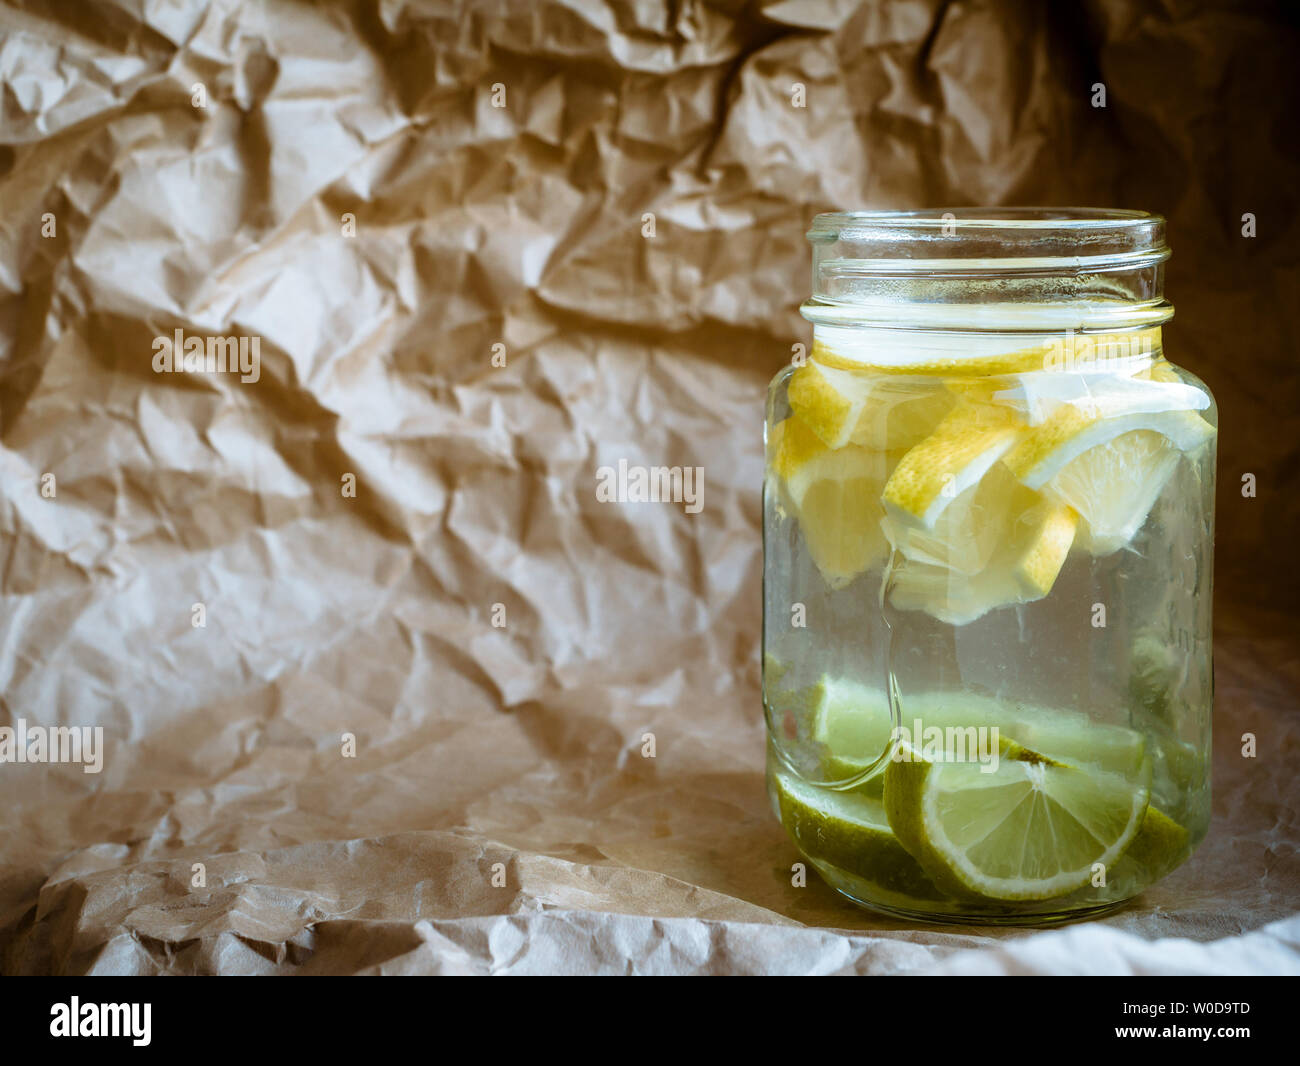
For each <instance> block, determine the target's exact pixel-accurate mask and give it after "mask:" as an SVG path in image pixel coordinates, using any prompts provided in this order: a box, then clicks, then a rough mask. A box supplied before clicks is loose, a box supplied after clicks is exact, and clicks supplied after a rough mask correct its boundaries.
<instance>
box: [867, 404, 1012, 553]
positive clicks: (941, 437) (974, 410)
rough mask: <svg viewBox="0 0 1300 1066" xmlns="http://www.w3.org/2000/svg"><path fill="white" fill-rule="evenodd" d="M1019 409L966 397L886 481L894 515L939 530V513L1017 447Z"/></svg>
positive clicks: (888, 502)
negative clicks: (970, 399) (936, 525)
mask: <svg viewBox="0 0 1300 1066" xmlns="http://www.w3.org/2000/svg"><path fill="white" fill-rule="evenodd" d="M1021 432H1022V430H1021V426H1020V422H1019V419H1018V418H1017V416H1016V413H1015V412H1014V411H1012V410H1010V409H1009V408H1005V407H999V406H996V405H993V404H985V403H972V402H968V401H963V402H960V403H958V404H957V406H956V407H954V408H953V409H952V411H950V412H949V413H948V414H947V415H946V416H944V418H943V420H942V421H941V422H940V423H939V424H938V425H937V426H936V427H935V430H934V432H933V433H931V434H930V435H929V436H928V437H926V438H925V439H924V440H923V441H921V442H920V443H919V444H917V445H916V446H915V447H913V448H912V449H910V450H909V451H908V452H907V454H906V455H904V456H903V458H902V459H901V460H900V461H899V463H898V466H896V467H895V468H894V471H893V473H892V474H890V476H889V480H888V481H887V482H886V483H885V488H884V493H883V497H882V498H883V500H884V504H885V508H886V510H887V511H888V513H889V515H890V517H891V518H892V519H893V520H895V521H896V522H899V523H900V524H902V525H903V526H921V527H922V528H924V529H933V528H934V526H935V523H936V522H937V521H938V519H939V516H940V515H941V514H943V512H944V510H945V509H946V508H947V507H948V505H949V504H951V503H952V502H953V500H955V499H957V498H958V497H959V496H961V494H962V493H963V492H965V491H966V490H967V489H968V488H970V487H971V486H973V485H975V484H977V483H978V482H979V480H980V479H981V478H982V477H983V476H984V475H985V474H986V473H987V472H988V471H989V469H990V468H991V467H992V466H993V464H994V463H996V462H997V461H998V460H999V459H1000V458H1002V456H1003V455H1005V454H1006V453H1007V452H1008V451H1009V450H1010V449H1011V448H1013V447H1014V446H1015V445H1016V442H1017V440H1018V438H1019V436H1020V434H1021Z"/></svg>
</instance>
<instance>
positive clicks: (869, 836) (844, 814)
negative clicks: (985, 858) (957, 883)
mask: <svg viewBox="0 0 1300 1066" xmlns="http://www.w3.org/2000/svg"><path fill="white" fill-rule="evenodd" d="M773 787H774V790H775V792H776V800H777V806H778V811H779V814H780V816H781V824H782V825H783V826H785V829H786V832H788V833H789V834H790V836H791V837H792V838H793V839H794V842H795V843H796V844H797V845H798V846H799V849H800V850H801V851H802V852H803V853H804V854H805V855H807V856H808V857H809V858H811V859H814V860H820V861H822V862H827V863H830V864H831V865H833V866H837V867H839V868H840V869H841V870H844V871H846V872H848V873H850V874H853V875H855V876H856V877H859V878H862V879H863V880H865V881H867V882H869V888H870V889H871V892H870V894H871V896H872V897H873V898H876V899H879V900H880V901H881V902H890V901H891V900H893V901H897V902H900V903H906V902H910V901H915V900H922V901H924V900H937V899H941V898H942V896H941V894H940V893H939V892H938V891H937V890H936V889H935V886H934V884H933V883H932V882H931V881H930V879H929V878H928V877H927V876H926V875H925V871H924V870H922V869H921V867H920V865H919V864H918V863H917V861H916V860H915V859H914V858H912V856H911V855H909V854H908V853H907V851H906V849H904V847H903V846H902V845H901V844H900V843H899V842H898V839H897V838H896V837H895V836H894V834H893V832H892V831H891V830H890V828H889V820H888V819H887V818H886V817H885V809H884V807H883V805H882V804H881V802H880V801H879V800H878V799H872V798H871V797H868V796H864V795H861V794H859V793H853V792H834V791H831V790H830V789H823V788H816V787H815V786H813V785H809V784H808V783H807V782H804V781H800V780H799V779H797V778H795V777H793V776H791V775H790V774H786V773H778V774H776V775H775V776H774V779H773Z"/></svg>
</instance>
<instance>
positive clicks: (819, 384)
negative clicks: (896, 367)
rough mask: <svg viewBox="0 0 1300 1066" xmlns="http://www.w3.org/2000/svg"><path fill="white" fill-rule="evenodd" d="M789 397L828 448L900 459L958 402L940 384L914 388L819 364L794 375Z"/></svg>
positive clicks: (796, 411) (800, 414)
mask: <svg viewBox="0 0 1300 1066" xmlns="http://www.w3.org/2000/svg"><path fill="white" fill-rule="evenodd" d="M787 397H788V399H789V401H790V408H791V410H792V411H793V412H794V413H795V414H796V415H797V416H798V417H799V418H800V419H801V420H802V421H803V422H804V424H805V425H807V426H808V428H809V429H811V430H812V431H813V432H814V433H816V434H817V436H818V437H819V438H821V441H822V443H823V444H825V445H826V446H827V447H828V448H842V447H844V445H846V444H849V443H853V444H860V445H863V446H866V447H872V448H876V449H878V450H880V451H888V452H891V453H900V454H901V453H902V452H904V451H906V450H907V449H908V448H910V447H912V445H914V444H916V443H917V442H918V441H920V440H921V439H922V438H923V437H925V435H926V434H927V433H929V432H931V431H932V430H933V429H934V427H935V426H936V425H937V424H938V422H939V420H940V419H941V418H942V417H943V416H944V415H945V414H947V412H948V411H949V409H951V407H952V405H953V402H954V400H953V396H952V394H951V393H950V392H949V391H948V390H947V389H945V388H943V387H942V385H940V384H938V383H934V382H930V383H925V384H923V385H913V386H910V387H909V386H908V385H906V384H904V383H902V382H899V381H896V380H894V381H891V380H882V379H881V378H879V377H878V376H876V375H871V376H868V375H866V374H863V373H862V372H861V371H850V370H843V369H837V368H835V367H826V366H822V365H820V364H819V363H816V362H809V363H807V364H805V365H804V366H802V367H800V368H799V369H798V370H796V371H795V372H794V374H793V375H791V377H790V384H789V387H788V390H787Z"/></svg>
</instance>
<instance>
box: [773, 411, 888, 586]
mask: <svg viewBox="0 0 1300 1066" xmlns="http://www.w3.org/2000/svg"><path fill="white" fill-rule="evenodd" d="M768 447H769V449H770V450H771V454H772V457H773V458H772V469H773V471H774V472H775V473H776V475H777V476H778V477H779V478H780V479H781V483H782V484H783V485H784V488H785V492H786V495H787V496H788V498H789V501H790V504H791V509H792V511H793V513H794V515H795V517H796V518H797V519H798V522H799V528H800V530H801V531H802V533H803V537H804V541H805V543H806V544H807V545H808V554H809V555H810V556H811V557H812V560H813V562H814V563H815V564H816V565H817V569H818V570H820V571H821V574H822V577H823V578H824V579H825V580H826V583H827V584H828V585H829V586H830V587H831V588H842V587H843V586H845V585H847V584H848V583H849V582H851V581H852V580H853V579H854V578H855V577H857V576H858V575H859V574H861V573H864V572H865V571H866V570H868V569H870V568H871V567H872V566H873V565H874V564H876V563H878V562H879V561H881V560H882V559H883V558H884V557H885V553H886V542H885V534H884V531H883V530H882V529H881V527H880V522H881V519H882V518H883V517H884V510H883V508H882V506H881V503H880V489H881V483H882V482H883V480H884V469H885V468H884V458H883V457H882V456H879V455H878V454H877V453H875V452H873V451H871V450H870V449H867V448H860V447H857V446H855V445H847V446H845V447H843V448H836V449H832V448H828V447H827V446H826V444H825V443H824V442H823V441H822V440H821V438H820V437H818V436H817V434H816V433H814V432H813V431H812V430H811V429H810V428H809V427H808V426H807V425H805V424H804V422H803V421H802V420H801V419H799V418H798V417H795V416H791V417H790V418H787V419H785V420H784V421H781V422H778V423H777V424H776V425H775V426H773V427H772V430H771V433H770V434H769V440H768Z"/></svg>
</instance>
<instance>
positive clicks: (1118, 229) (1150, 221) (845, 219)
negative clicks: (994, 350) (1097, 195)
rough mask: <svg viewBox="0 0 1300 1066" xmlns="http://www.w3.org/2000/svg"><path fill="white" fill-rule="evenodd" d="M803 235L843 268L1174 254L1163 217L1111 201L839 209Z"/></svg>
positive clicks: (1110, 266) (992, 265)
mask: <svg viewBox="0 0 1300 1066" xmlns="http://www.w3.org/2000/svg"><path fill="white" fill-rule="evenodd" d="M807 236H808V240H809V241H811V242H812V244H813V246H814V248H815V249H816V252H817V254H816V256H815V258H816V259H817V260H818V266H819V267H820V268H821V270H822V271H823V272H825V273H828V274H838V275H841V276H871V275H886V276H888V275H899V274H913V273H917V272H922V273H927V274H931V275H936V274H951V275H966V276H969V275H972V274H974V275H985V276H987V275H993V274H1005V273H1014V274H1024V273H1034V274H1079V273H1089V274H1095V273H1108V272H1113V271H1131V270H1136V269H1141V268H1143V267H1150V266H1154V265H1156V264H1159V263H1163V262H1164V261H1165V260H1166V259H1168V258H1169V255H1170V251H1169V246H1168V245H1167V244H1166V243H1165V220H1164V218H1163V217H1162V216H1160V215H1155V214H1151V213H1150V212H1147V211H1129V210H1124V209H1120V208H1112V207H934V208H922V209H915V210H902V211H838V212H828V213H825V214H820V215H817V216H816V217H815V218H814V219H813V221H812V227H811V228H810V229H809V230H808V234H807Z"/></svg>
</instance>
